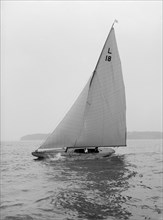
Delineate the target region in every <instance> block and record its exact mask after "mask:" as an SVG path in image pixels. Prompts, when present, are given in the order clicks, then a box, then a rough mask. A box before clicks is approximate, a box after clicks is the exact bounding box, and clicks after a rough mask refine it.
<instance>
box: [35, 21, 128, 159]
mask: <svg viewBox="0 0 163 220" xmlns="http://www.w3.org/2000/svg"><path fill="white" fill-rule="evenodd" d="M114 23H115V21H114ZM114 23H113V25H112V27H111V29H110V32H109V34H108V37H107V39H106V41H105V44H104V46H103V49H102V51H101V54H100V57H99V59H98V62H97V64H96V66H95V69H94V71H93V73H92V75H91V77H90V79H89V80H88V82H87V83H86V85H85V87H84V89H83V90H82V92H81V94H80V95H79V97H78V98H77V100H76V101H75V103H74V104H73V106H72V107H71V109H70V110H69V111H68V113H67V114H66V115H65V117H64V118H63V120H62V121H61V122H60V123H59V125H58V126H57V127H56V129H55V130H54V131H53V132H52V133H51V134H50V135H49V137H48V138H47V139H46V140H45V141H44V142H43V143H42V144H41V146H40V147H39V148H38V149H37V150H36V151H34V152H32V155H33V156H36V157H38V158H47V157H54V156H55V155H57V154H60V155H61V156H70V157H72V156H85V157H86V156H89V155H94V156H96V157H109V156H111V155H112V154H114V153H115V151H114V150H113V149H112V147H121V146H126V100H125V88H124V82H123V76H122V68H121V61H120V57H119V53H118V47H117V43H116V38H115V31H114Z"/></svg>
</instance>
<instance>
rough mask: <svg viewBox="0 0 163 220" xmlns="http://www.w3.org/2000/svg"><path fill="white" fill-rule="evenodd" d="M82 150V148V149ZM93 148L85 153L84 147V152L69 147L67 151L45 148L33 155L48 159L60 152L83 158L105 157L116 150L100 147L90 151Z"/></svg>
mask: <svg viewBox="0 0 163 220" xmlns="http://www.w3.org/2000/svg"><path fill="white" fill-rule="evenodd" d="M80 150H82V149H80ZM89 150H90V151H91V149H88V152H87V153H85V152H84V149H83V152H75V149H69V150H68V151H67V152H65V149H56V150H47V151H46V150H45V151H34V152H32V155H33V156H35V157H37V158H38V159H47V158H54V157H55V156H57V155H58V154H59V155H60V156H61V157H70V158H72V157H82V158H90V157H93V158H103V157H110V156H111V155H112V154H114V153H115V151H114V150H113V149H111V148H106V147H105V148H100V149H99V152H89Z"/></svg>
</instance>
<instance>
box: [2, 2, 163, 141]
mask: <svg viewBox="0 0 163 220" xmlns="http://www.w3.org/2000/svg"><path fill="white" fill-rule="evenodd" d="M1 13H2V20H1V24H2V27H1V45H2V46H1V50H2V52H1V84H2V86H1V93H2V99H1V118H2V127H1V130H2V139H7V140H8V139H9V140H14V139H19V138H20V137H21V136H23V135H25V134H28V133H39V132H40V133H49V132H51V131H52V130H53V129H54V128H55V127H56V125H57V124H58V123H59V121H60V120H61V119H62V117H63V116H64V114H65V113H66V112H67V110H68V109H69V108H70V107H71V105H72V104H73V102H74V100H75V99H76V98H77V96H78V95H79V93H80V91H81V90H82V88H83V87H84V85H85V83H86V82H87V80H88V78H89V77H90V75H91V74H92V72H93V70H94V67H95V65H96V62H97V60H98V57H99V55H100V52H101V49H102V47H103V44H104V41H105V39H106V37H107V34H108V32H109V29H110V27H111V25H112V22H113V21H114V19H115V18H116V19H117V20H118V21H119V23H118V24H116V25H115V32H116V38H117V43H118V48H119V53H120V57H121V61H122V67H123V76H124V81H125V88H126V98H127V128H128V130H129V131H133V130H149V131H151V130H154V131H156V130H158V131H160V130H161V122H162V120H161V117H162V112H161V100H162V97H161V96H162V2H161V1H132V2H131V1H115V2H114V1H113V2H111V1H104V2H102V1H99V2H98V1H88V2H87V1H81V2H80V1H77V2H75V1H65V2H64V1H58V2H57V1H15V2H14V1H2V2H1Z"/></svg>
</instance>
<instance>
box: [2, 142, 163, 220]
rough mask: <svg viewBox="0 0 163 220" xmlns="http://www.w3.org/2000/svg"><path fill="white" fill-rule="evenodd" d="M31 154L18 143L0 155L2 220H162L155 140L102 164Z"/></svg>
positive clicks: (131, 147)
mask: <svg viewBox="0 0 163 220" xmlns="http://www.w3.org/2000/svg"><path fill="white" fill-rule="evenodd" d="M144 146H145V147H144ZM159 146H160V147H159ZM143 147H144V150H143ZM148 148H149V150H148ZM33 149H34V144H32V143H31V145H30V144H29V142H28V143H25V142H23V144H21V142H18V143H13V144H12V145H10V146H8V145H7V146H3V148H2V150H1V158H2V163H1V165H2V166H1V171H2V175H1V178H2V187H1V191H2V195H1V206H0V211H1V219H2V220H11V219H12V220H20V219H21V220H31V219H34V220H70V219H71V220H81V219H82V220H87V219H88V220H96V219H97V220H100V219H107V220H115V219H116V220H118V219H131V220H139V219H140V220H141V219H143V220H144V219H150V220H159V219H161V218H162V214H163V208H162V207H163V204H162V199H163V198H162V194H161V192H162V190H163V187H162V173H163V172H162V162H163V161H162V156H161V154H160V152H161V143H160V142H159V141H157V140H155V141H151V140H150V141H149V142H147V141H146V142H143V141H141V142H140V141H139V142H137V141H135V142H134V141H130V142H129V143H128V147H127V148H125V149H124V148H123V149H120V148H119V149H118V150H117V151H116V154H115V155H114V156H112V157H110V158H105V159H104V160H103V159H97V158H91V159H90V158H87V159H83V158H77V159H75V158H71V159H69V160H68V159H65V158H64V157H62V156H61V155H60V154H58V155H56V156H55V157H54V158H50V159H48V160H42V161H38V160H34V159H33V158H32V156H31V151H33Z"/></svg>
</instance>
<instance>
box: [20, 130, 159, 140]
mask: <svg viewBox="0 0 163 220" xmlns="http://www.w3.org/2000/svg"><path fill="white" fill-rule="evenodd" d="M48 136H49V134H28V135H25V136H23V137H21V139H20V140H21V141H28V140H29V141H33V140H45V139H46V138H47V137H48ZM127 139H163V133H162V132H159V131H143V132H141V131H133V132H127Z"/></svg>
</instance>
